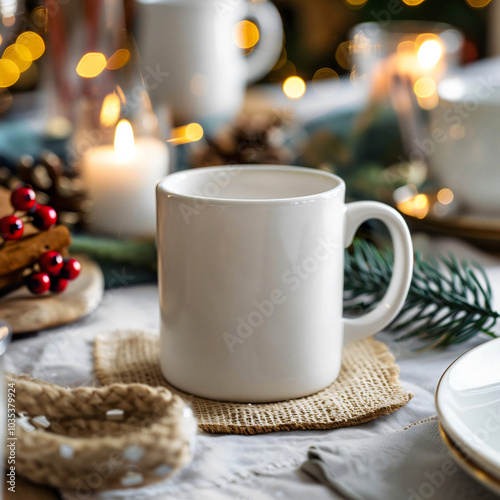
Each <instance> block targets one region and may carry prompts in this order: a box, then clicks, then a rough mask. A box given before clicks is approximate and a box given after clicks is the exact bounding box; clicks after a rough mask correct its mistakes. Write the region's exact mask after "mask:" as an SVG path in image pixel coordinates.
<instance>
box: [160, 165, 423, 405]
mask: <svg viewBox="0 0 500 500" xmlns="http://www.w3.org/2000/svg"><path fill="white" fill-rule="evenodd" d="M344 193H345V185H344V182H343V181H342V179H340V178H339V177H337V176H335V175H333V174H330V173H327V172H323V171H320V170H313V169H307V168H299V167H286V166H258V167H255V166H253V167H252V166H237V167H211V168H202V169H195V170H189V171H184V172H177V173H174V174H171V175H169V176H167V177H165V178H164V179H162V180H161V181H160V182H159V183H158V185H157V188H156V196H157V208H158V212H157V216H158V250H159V269H158V272H159V286H160V309H161V367H162V371H163V374H164V376H165V378H166V379H167V380H168V381H169V382H170V383H171V384H173V385H174V386H176V387H178V388H179V389H181V390H183V391H185V392H188V393H190V394H195V395H197V396H202V397H206V398H210V399H217V400H225V401H239V402H247V403H249V402H251V403H255V402H270V401H279V400H286V399H290V398H297V397H301V396H306V395H308V394H312V393H314V392H317V391H319V390H321V389H323V388H325V387H327V386H328V385H330V384H331V383H332V382H333V381H334V380H335V379H336V377H337V376H338V374H339V370H340V365H341V355H342V346H343V343H344V334H345V341H346V342H352V341H354V340H359V339H362V338H365V337H368V336H370V335H373V334H374V333H376V332H378V331H380V330H381V329H382V328H383V327H384V326H386V325H387V324H388V323H389V322H390V321H391V320H392V319H393V318H394V317H395V316H396V314H397V313H398V312H399V310H400V309H401V307H402V305H403V304H404V301H405V298H406V295H407V292H408V288H409V286H410V281H411V276H412V262H413V253H412V244H411V238H410V233H409V231H408V228H407V226H406V224H405V222H404V221H403V219H402V218H401V216H400V215H399V214H398V213H397V212H396V211H395V210H393V209H392V208H390V207H388V206H387V205H384V204H382V203H378V202H372V201H362V202H354V203H349V204H345V202H344ZM368 219H380V220H381V221H383V222H384V223H385V224H386V225H387V227H388V228H389V231H390V233H391V236H392V239H393V243H394V253H395V256H394V269H393V277H392V280H391V283H390V286H389V289H388V290H387V292H386V294H385V296H384V298H383V299H382V301H381V303H380V305H378V306H377V307H376V308H375V309H374V310H372V311H370V312H369V313H367V314H366V315H365V316H362V317H360V318H357V319H347V318H343V316H342V298H343V277H344V248H345V247H347V246H348V245H349V244H350V243H351V241H352V239H353V236H354V234H355V232H356V229H357V228H358V227H359V225H360V224H361V223H362V222H364V221H366V220H368Z"/></svg>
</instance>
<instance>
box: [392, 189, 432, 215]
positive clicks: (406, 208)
mask: <svg viewBox="0 0 500 500" xmlns="http://www.w3.org/2000/svg"><path fill="white" fill-rule="evenodd" d="M396 205H397V207H398V210H399V211H400V212H402V213H404V214H406V215H411V216H412V217H416V218H417V219H423V218H424V217H425V216H426V215H427V214H428V213H429V199H428V198H427V196H426V195H425V194H423V193H420V194H417V195H415V196H413V197H411V198H409V199H407V200H404V201H400V202H398V203H397V204H396Z"/></svg>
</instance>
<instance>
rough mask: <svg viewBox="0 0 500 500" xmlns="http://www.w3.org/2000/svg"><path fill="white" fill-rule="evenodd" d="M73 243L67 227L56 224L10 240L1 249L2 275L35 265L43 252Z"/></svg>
mask: <svg viewBox="0 0 500 500" xmlns="http://www.w3.org/2000/svg"><path fill="white" fill-rule="evenodd" d="M70 243H71V235H70V232H69V230H68V228H67V227H65V226H56V227H53V228H51V229H49V230H47V231H41V232H39V233H37V234H34V235H33V236H28V237H27V238H22V239H21V240H17V241H8V242H6V243H5V245H4V246H3V247H2V249H1V250H0V276H3V275H7V274H10V273H13V272H14V271H17V270H20V269H24V268H25V267H28V266H30V267H31V266H33V265H34V264H35V263H36V262H37V261H38V259H39V258H40V257H41V256H42V254H43V253H45V252H47V251H49V250H56V251H61V250H62V249H63V248H65V247H68V246H69V245H70Z"/></svg>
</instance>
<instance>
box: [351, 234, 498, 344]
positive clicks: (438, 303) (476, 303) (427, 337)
mask: <svg viewBox="0 0 500 500" xmlns="http://www.w3.org/2000/svg"><path fill="white" fill-rule="evenodd" d="M392 263H393V254H392V251H390V250H389V249H384V250H382V251H379V250H377V248H376V247H375V246H374V245H373V244H372V243H369V242H367V241H366V240H358V239H356V240H355V241H354V243H353V248H352V251H351V252H349V251H346V263H345V278H344V280H345V283H344V300H345V305H344V309H345V311H346V312H349V311H351V312H352V311H356V310H359V309H362V310H366V309H369V308H372V307H374V306H375V305H376V304H377V303H378V302H379V301H380V300H381V299H382V297H383V295H384V292H385V290H386V289H387V287H388V285H389V281H390V278H391V274H392ZM499 316H500V314H499V313H498V312H496V311H495V310H493V307H492V291H491V286H490V283H489V281H488V277H487V276H486V274H485V272H484V270H483V269H482V268H481V266H479V264H477V263H475V262H470V263H469V262H467V261H464V262H461V263H459V262H458V261H457V259H456V257H455V256H453V255H449V256H447V257H445V256H441V257H439V259H427V260H424V259H423V258H422V257H421V255H420V254H419V253H416V254H415V265H414V271H413V279H412V282H411V286H410V290H409V293H408V297H407V300H406V303H405V305H404V307H403V309H402V311H401V312H400V314H399V315H398V317H397V318H396V319H395V320H394V321H393V323H392V324H391V325H390V326H389V327H388V328H387V330H389V331H392V332H394V333H396V334H397V335H398V336H397V340H405V339H408V338H411V337H418V338H419V339H421V340H423V341H424V342H425V347H434V346H446V345H450V344H458V343H461V342H465V341H467V340H468V339H470V338H471V337H474V336H475V335H477V334H478V333H480V332H482V333H485V334H487V335H490V336H492V337H496V336H497V335H496V334H495V333H494V332H493V327H494V325H495V323H496V321H497V319H498V318H499Z"/></svg>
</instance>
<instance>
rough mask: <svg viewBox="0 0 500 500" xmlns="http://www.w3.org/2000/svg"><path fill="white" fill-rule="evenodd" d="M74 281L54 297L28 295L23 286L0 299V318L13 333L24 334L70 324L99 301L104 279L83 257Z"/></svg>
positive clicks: (89, 260) (92, 264)
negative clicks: (8, 325) (78, 273)
mask: <svg viewBox="0 0 500 500" xmlns="http://www.w3.org/2000/svg"><path fill="white" fill-rule="evenodd" d="M76 258H77V259H78V260H79V261H80V263H81V264H82V270H81V272H80V275H79V276H78V278H76V279H75V280H73V281H70V282H69V284H68V287H67V288H66V290H65V291H64V292H62V293H58V294H47V295H42V296H36V295H32V294H31V293H30V292H29V291H28V290H27V289H26V288H25V287H23V288H21V289H20V290H17V291H16V292H13V293H11V294H10V295H7V296H6V297H4V298H2V299H0V318H2V319H3V320H5V321H7V323H9V324H10V325H11V327H12V331H13V333H27V332H34V331H37V330H43V329H45V328H53V327H55V326H60V325H64V324H66V323H71V322H72V321H76V320H78V319H80V318H83V317H84V316H86V315H87V314H89V313H91V312H92V311H93V310H94V309H95V308H96V307H97V306H98V305H99V302H100V301H101V299H102V295H103V292H104V277H103V275H102V271H101V268H100V267H99V266H98V265H97V264H96V263H95V262H94V261H93V260H91V259H89V258H88V257H85V256H83V255H77V256H76Z"/></svg>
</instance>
